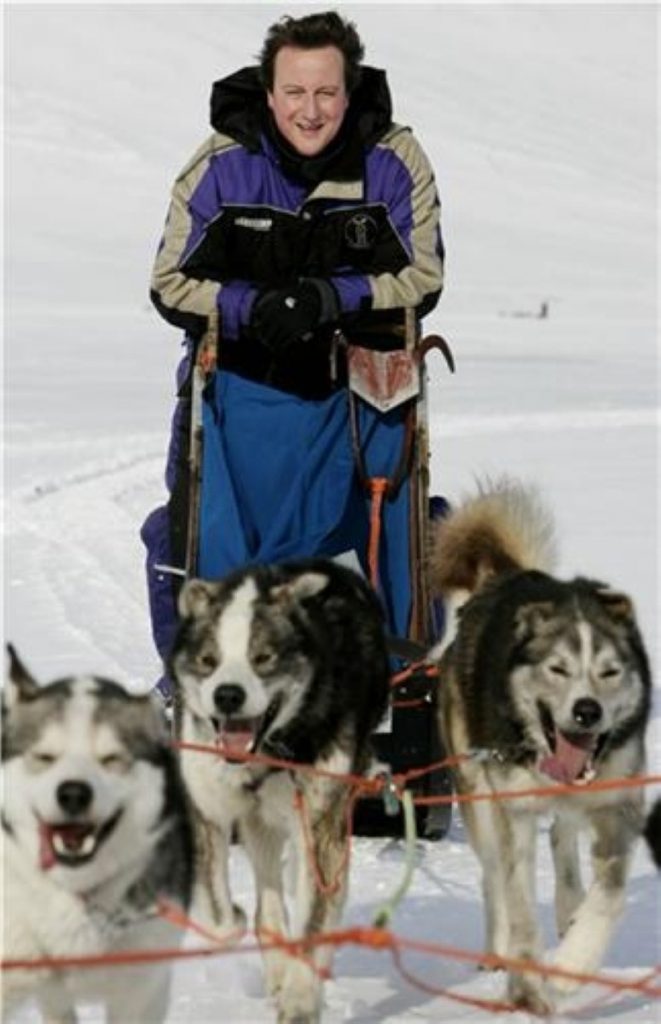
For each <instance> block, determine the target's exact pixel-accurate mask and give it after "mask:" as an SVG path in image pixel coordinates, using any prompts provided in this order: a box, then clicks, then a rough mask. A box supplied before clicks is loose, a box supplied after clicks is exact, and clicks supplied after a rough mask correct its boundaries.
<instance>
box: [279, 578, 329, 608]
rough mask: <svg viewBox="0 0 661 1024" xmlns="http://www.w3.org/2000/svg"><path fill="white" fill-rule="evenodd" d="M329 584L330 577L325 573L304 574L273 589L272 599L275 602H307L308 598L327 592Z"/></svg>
mask: <svg viewBox="0 0 661 1024" xmlns="http://www.w3.org/2000/svg"><path fill="white" fill-rule="evenodd" d="M329 583H330V580H329V578H328V576H325V575H324V573H323V572H303V573H301V575H300V576H295V577H294V579H293V580H289V581H288V582H287V583H279V584H278V585H277V586H276V587H271V597H272V598H273V600H274V601H283V602H291V601H305V600H306V598H308V597H315V596H316V595H317V594H319V593H320V592H321V591H322V590H325V588H326V587H327V586H328V584H329Z"/></svg>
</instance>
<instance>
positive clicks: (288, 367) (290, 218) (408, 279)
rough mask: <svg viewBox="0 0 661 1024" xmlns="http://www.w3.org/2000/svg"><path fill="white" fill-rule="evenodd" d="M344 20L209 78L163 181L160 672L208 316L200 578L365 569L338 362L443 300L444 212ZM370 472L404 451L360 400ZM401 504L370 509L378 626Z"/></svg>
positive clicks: (292, 35)
mask: <svg viewBox="0 0 661 1024" xmlns="http://www.w3.org/2000/svg"><path fill="white" fill-rule="evenodd" d="M363 52H364V50H363V46H362V43H361V41H360V39H359V37H358V34H357V32H356V30H355V28H354V26H353V25H352V24H351V23H348V22H346V21H345V20H344V19H342V18H341V17H340V16H339V15H338V14H336V13H334V12H327V13H322V14H312V15H307V16H305V17H302V18H297V19H295V18H290V17H286V18H283V19H282V20H281V21H279V22H277V23H276V24H274V25H273V26H271V28H270V29H269V31H268V33H267V36H266V40H265V42H264V46H263V49H262V53H261V55H260V64H259V67H249V68H244V69H243V70H241V71H239V72H237V73H235V74H233V75H231V76H229V77H228V78H225V79H223V80H221V81H219V82H216V83H215V85H214V87H213V91H212V97H211V123H212V126H213V128H214V129H215V131H214V134H213V135H212V136H211V137H210V138H209V139H208V140H207V141H206V142H205V143H204V144H203V145H202V147H201V148H200V149H199V150H198V151H197V152H196V153H195V155H194V156H193V158H192V159H191V160H190V162H189V163H188V164H187V165H186V167H185V168H184V170H183V171H182V173H181V174H180V175H179V177H178V178H177V180H176V182H175V185H174V189H173V192H172V202H171V205H170V210H169V213H168V218H167V222H166V226H165V232H164V235H163V239H162V242H161V246H160V248H159V252H158V255H157V258H156V262H155V266H154V272H153V279H152V299H153V301H154V304H155V305H156V308H157V309H158V310H159V312H160V313H161V314H162V315H163V316H164V317H165V319H166V320H168V321H169V322H170V323H173V324H175V325H177V326H179V327H181V328H183V329H184V331H185V332H186V339H187V344H188V355H187V357H186V359H185V360H184V363H183V364H182V367H181V369H180V379H179V385H180V395H181V396H182V397H181V400H180V402H179V404H178V407H177V410H176V412H175V417H174V422H173V435H172V442H171V445H170V453H169V459H168V469H167V473H166V479H167V483H168V486H169V489H170V491H171V495H172V497H171V500H170V502H169V504H168V506H166V507H164V508H160V509H157V510H156V511H155V512H153V513H152V514H151V516H150V517H148V519H147V521H146V523H145V525H144V527H143V539H144V541H145V543H146V545H147V549H148V556H147V571H148V577H149V588H150V601H151V612H152V621H153V627H154V636H155V640H156V644H157V647H158V649H159V651H160V653H161V654H162V655H163V656H164V657H165V656H166V655H167V652H168V650H169V646H170V643H171V639H172V635H173V629H174V626H175V613H174V604H173V594H174V586H176V583H177V579H176V577H171V576H169V575H168V574H167V573H166V572H165V571H163V569H161V568H159V566H162V565H164V564H165V565H173V564H174V565H176V566H182V565H183V562H184V552H183V542H184V538H185V500H183V496H184V492H185V489H186V466H185V458H186V455H187V444H188V440H187V434H186V428H187V422H188V415H189V411H188V402H187V399H186V391H187V386H186V382H187V379H188V376H189V373H190V360H191V355H192V352H193V350H194V346H195V341H196V340H197V339H199V338H200V336H201V335H202V333H203V332H204V331H205V330H206V328H207V325H208V321H209V317H210V315H212V314H216V313H218V314H219V318H220V337H221V340H220V346H219V353H218V363H219V372H218V373H217V374H216V375H215V377H214V380H213V382H212V385H211V388H210V389H209V393H208V394H207V395H206V400H205V403H204V466H203V486H202V498H201V513H200V527H199V542H200V551H199V560H198V567H197V571H198V573H199V574H200V575H202V576H206V577H216V576H222V575H224V574H225V573H227V572H228V571H229V570H231V569H232V568H234V567H236V566H238V565H241V564H244V563H246V562H268V561H278V560H282V559H285V558H290V557H298V556H306V555H326V556H334V555H338V554H342V553H343V552H346V551H355V552H356V553H357V555H358V557H359V559H360V560H361V561H362V562H363V564H364V562H365V548H366V544H367V535H368V529H369V524H368V510H367V499H366V495H365V493H364V490H363V486H362V484H361V482H360V480H359V478H358V475H357V473H356V469H355V459H354V451H353V447H352V436H351V429H350V424H349V415H348V404H347V392H346V379H347V371H346V365H345V352H344V349H343V348H342V347H341V346H338V344H337V335H336V330H337V328H338V327H341V328H342V331H343V333H344V334H345V335H346V336H347V337H348V338H349V339H350V341H351V342H352V343H354V344H355V343H357V344H360V345H363V346H366V347H368V348H377V349H382V350H384V349H385V350H387V349H392V348H401V347H402V344H403V342H402V329H401V328H402V323H403V311H404V310H405V309H407V308H414V309H415V310H416V313H417V316H418V317H420V316H422V315H424V314H425V313H426V312H428V311H429V310H430V309H432V308H433V307H434V305H435V304H436V302H437V301H438V297H439V295H440V292H441V287H442V260H443V250H442V243H441V238H440V232H439V203H438V198H437V193H436V189H435V185H434V178H433V174H432V171H431V168H430V165H429V162H428V160H427V158H426V156H425V154H424V153H423V151H422V150H421V148H420V146H419V145H418V143H417V142H416V140H415V138H414V137H413V135H412V133H411V132H410V130H409V129H407V128H403V127H400V126H398V125H396V124H394V123H393V122H392V119H391V103H390V95H389V91H388V86H387V83H386V78H385V74H384V72H382V71H380V70H377V69H375V68H371V67H367V66H362V65H361V61H362V57H363ZM358 419H359V427H360V440H361V447H362V453H363V457H364V460H365V463H366V465H367V468H368V471H369V473H370V474H376V475H386V476H388V475H389V474H391V473H392V472H393V470H394V467H395V466H396V465H397V462H398V459H399V457H400V455H401V451H402V443H403V442H402V439H403V430H404V425H403V420H404V414H403V412H402V410H401V409H395V410H393V411H391V412H389V413H379V412H377V411H376V410H375V409H373V408H371V407H369V406H367V405H364V404H363V403H360V408H359V410H358ZM408 530H409V527H408V495H407V489H406V488H401V490H400V492H399V493H398V495H397V496H396V497H394V498H393V500H392V501H389V502H387V503H386V506H385V507H384V513H383V535H382V544H381V558H380V565H381V587H382V592H383V598H384V603H385V606H386V612H387V615H388V619H389V625H390V628H391V629H392V630H393V631H394V632H396V633H399V634H400V635H405V634H406V631H407V622H408V615H409V610H410V584H409V582H408V580H409V570H410V566H409V564H408Z"/></svg>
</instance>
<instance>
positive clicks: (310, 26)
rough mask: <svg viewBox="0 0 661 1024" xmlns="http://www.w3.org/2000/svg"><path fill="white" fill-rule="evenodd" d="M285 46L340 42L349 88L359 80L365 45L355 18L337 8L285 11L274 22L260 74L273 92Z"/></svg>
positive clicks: (305, 47)
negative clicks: (294, 15)
mask: <svg viewBox="0 0 661 1024" xmlns="http://www.w3.org/2000/svg"><path fill="white" fill-rule="evenodd" d="M283 46H296V47H298V48H299V49H301V50H319V49H321V48H322V47H324V46H336V47H337V49H338V50H339V51H340V52H341V53H342V55H343V57H344V84H345V87H346V90H347V92H348V93H350V92H352V91H353V90H354V89H355V87H356V85H357V84H358V81H359V79H360V62H361V60H362V59H363V57H364V55H365V47H364V46H363V44H362V42H361V40H360V36H359V35H358V32H357V31H356V26H355V25H354V24H353V22H351V21H345V20H344V18H341V17H340V15H339V14H337V13H336V12H335V11H325V12H324V13H323V14H308V15H306V16H305V17H304V18H292V17H291V16H290V15H285V17H284V18H280V20H279V21H276V22H275V24H273V25H271V27H270V29H269V30H268V32H267V33H266V38H265V40H264V45H263V46H262V51H261V53H260V55H259V71H260V77H261V80H262V84H263V85H264V87H265V88H266V89H267V90H268V91H269V92H271V91H272V89H273V78H274V68H275V58H276V56H277V54H278V52H279V51H280V50H281V49H282V47H283Z"/></svg>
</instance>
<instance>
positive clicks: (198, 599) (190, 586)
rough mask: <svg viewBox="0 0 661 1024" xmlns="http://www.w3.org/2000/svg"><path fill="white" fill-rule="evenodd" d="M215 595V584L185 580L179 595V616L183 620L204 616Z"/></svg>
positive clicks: (216, 590)
mask: <svg viewBox="0 0 661 1024" xmlns="http://www.w3.org/2000/svg"><path fill="white" fill-rule="evenodd" d="M217 593H218V584H217V583H211V582H207V581H206V580H197V579H196V580H187V581H186V583H184V585H183V587H182V588H181V591H180V593H179V600H178V602H177V603H178V608H179V614H180V615H181V617H182V618H184V619H196V618H198V617H199V616H200V615H205V614H206V613H207V612H208V610H209V607H210V606H211V603H212V601H213V599H214V598H215V596H216V595H217Z"/></svg>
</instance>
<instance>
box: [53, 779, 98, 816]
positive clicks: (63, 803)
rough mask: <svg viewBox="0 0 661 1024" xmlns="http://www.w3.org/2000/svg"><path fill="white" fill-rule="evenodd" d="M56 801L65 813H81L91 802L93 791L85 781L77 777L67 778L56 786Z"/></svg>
mask: <svg viewBox="0 0 661 1024" xmlns="http://www.w3.org/2000/svg"><path fill="white" fill-rule="evenodd" d="M55 795H56V797H57V802H58V804H59V805H60V807H61V808H62V810H63V811H66V812H67V814H81V813H82V812H83V811H86V810H87V808H88V807H89V805H90V804H91V803H92V798H93V796H94V792H93V790H92V787H91V786H90V785H89V783H87V782H83V781H81V780H79V779H67V781H66V782H61V783H60V784H59V786H58V787H57V790H56V793H55Z"/></svg>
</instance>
